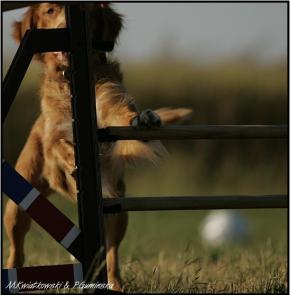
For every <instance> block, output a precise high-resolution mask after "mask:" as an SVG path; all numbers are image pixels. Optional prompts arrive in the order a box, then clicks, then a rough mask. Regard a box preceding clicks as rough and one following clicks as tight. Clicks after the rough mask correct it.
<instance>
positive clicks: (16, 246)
mask: <svg viewBox="0 0 290 295" xmlns="http://www.w3.org/2000/svg"><path fill="white" fill-rule="evenodd" d="M40 130H41V119H39V120H38V121H37V122H36V123H35V125H34V127H33V129H32V131H31V133H30V135H29V138H28V140H27V142H26V144H25V146H24V148H23V150H22V152H21V154H20V156H19V159H18V161H17V163H16V166H15V170H16V171H17V172H18V173H19V174H21V175H22V176H23V177H24V178H25V179H26V180H27V181H28V182H30V183H31V184H32V185H33V186H34V187H36V188H37V189H38V190H39V191H41V193H43V194H44V195H46V194H47V193H48V186H47V183H46V182H45V181H44V180H43V179H41V174H42V169H43V157H42V150H41V147H42V146H41V140H40V135H39V131H40ZM4 223H5V227H6V233H7V236H8V239H9V242H10V247H9V257H8V260H7V267H8V268H14V267H21V266H22V265H23V263H24V249H23V247H24V238H25V234H26V233H27V231H28V230H29V228H30V223H31V220H30V217H29V216H28V214H27V213H26V212H24V211H23V210H22V209H21V208H20V207H19V206H18V205H16V204H15V203H14V202H13V201H11V200H8V202H7V205H6V211H5V216H4Z"/></svg>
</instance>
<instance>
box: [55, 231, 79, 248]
mask: <svg viewBox="0 0 290 295" xmlns="http://www.w3.org/2000/svg"><path fill="white" fill-rule="evenodd" d="M80 232H81V231H80V229H79V228H78V227H77V226H75V225H74V226H73V227H72V228H71V229H70V231H69V232H68V233H67V234H66V235H65V237H64V238H63V239H62V241H61V242H60V243H61V244H62V245H63V246H64V247H65V248H66V249H67V248H68V247H69V246H70V245H71V244H72V242H73V241H74V240H75V239H76V238H77V236H78V235H79V234H80Z"/></svg>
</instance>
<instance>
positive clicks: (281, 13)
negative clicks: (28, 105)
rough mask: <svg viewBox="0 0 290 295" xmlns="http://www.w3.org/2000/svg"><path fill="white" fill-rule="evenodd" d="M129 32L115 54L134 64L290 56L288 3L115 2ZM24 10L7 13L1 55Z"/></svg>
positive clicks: (10, 49) (8, 49)
mask: <svg viewBox="0 0 290 295" xmlns="http://www.w3.org/2000/svg"><path fill="white" fill-rule="evenodd" d="M114 7H115V9H116V10H117V11H118V12H120V13H121V14H123V15H124V19H125V28H124V30H123V32H122V33H121V35H120V38H119V45H118V46H117V48H116V54H115V55H117V56H118V57H120V58H124V59H127V60H132V61H142V60H146V59H150V58H151V57H153V56H155V55H156V54H159V55H160V54H163V53H165V52H166V53H168V52H169V53H172V54H176V55H177V56H181V57H185V58H189V59H192V60H195V61H196V60H198V61H201V62H205V63H207V62H212V61H218V60H222V59H227V58H231V57H234V56H240V55H243V54H245V53H252V54H253V53H254V55H255V57H256V58H257V59H258V60H259V61H262V62H273V61H276V60H281V58H283V57H286V55H287V4H286V3H115V4H114ZM24 11H25V9H18V10H14V11H10V12H5V13H4V14H3V53H4V57H6V56H8V57H11V56H12V54H13V53H15V51H16V45H15V43H14V41H13V40H12V38H11V37H10V36H11V24H12V22H13V21H14V20H19V18H20V17H21V15H22V14H23V12H24Z"/></svg>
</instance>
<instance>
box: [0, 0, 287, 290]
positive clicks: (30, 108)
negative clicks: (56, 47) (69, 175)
mask: <svg viewBox="0 0 290 295" xmlns="http://www.w3.org/2000/svg"><path fill="white" fill-rule="evenodd" d="M114 7H115V9H116V10H117V11H118V12H120V13H121V14H123V15H124V24H125V26H124V30H123V32H122V33H121V36H120V38H119V44H118V46H117V48H116V51H115V53H114V57H116V58H118V59H119V60H120V62H121V65H122V69H123V72H124V76H125V85H126V87H127V88H128V90H129V92H130V93H131V94H133V95H134V96H135V98H136V101H137V103H138V104H139V106H140V108H152V109H154V108H158V107H163V106H170V107H180V106H181V107H189V108H192V109H193V110H194V114H193V117H192V119H191V121H189V122H187V124H288V117H287V116H288V97H287V4H286V3H163V4H161V3H159V4H158V3H115V4H114ZM24 11H25V9H18V10H14V11H10V12H5V13H4V14H3V15H2V18H3V60H2V64H3V73H4V75H5V73H6V71H7V69H8V67H9V65H10V63H11V60H12V58H13V55H14V53H15V52H16V49H17V45H16V44H15V42H14V41H13V40H12V38H11V24H12V22H13V21H14V20H19V19H20V18H21V15H22V14H23V12H24ZM40 75H41V69H40V67H39V66H38V65H37V63H36V62H34V63H33V64H32V65H31V66H30V68H29V71H28V72H27V74H26V77H25V79H24V81H23V83H22V85H21V89H20V90H19V92H18V95H17V97H16V100H15V101H14V103H13V106H12V108H11V111H10V113H9V115H8V118H7V120H6V123H5V126H4V127H3V155H4V158H5V159H6V160H7V161H8V162H9V163H11V164H15V161H16V159H17V157H18V155H19V153H20V151H21V149H22V147H23V145H24V143H25V140H26V138H27V135H28V133H29V131H30V128H31V126H32V124H33V122H34V120H35V118H36V117H37V115H38V114H39V96H38V87H39V81H40ZM164 144H165V145H166V147H167V149H168V151H169V153H170V155H169V156H168V157H166V158H165V159H163V160H162V161H161V162H160V163H159V164H158V165H157V166H155V167H154V166H151V165H150V164H148V165H144V166H140V167H138V168H137V169H136V168H135V169H133V168H130V167H128V169H127V175H126V184H127V195H129V196H157V195H223V194H227V195H236V194H245V195H246V194H249V195H250V194H261V195H263V194H285V193H287V141H286V140H278V139H277V140H224V141H222V140H220V141H219V140H214V141H209V140H196V141H186V142H185V141H180V142H178V141H165V142H164ZM4 201H5V200H4ZM51 201H52V202H53V203H54V204H56V205H57V206H58V207H59V208H60V209H61V210H62V211H64V212H65V213H66V214H67V215H68V216H70V217H71V218H72V219H73V220H74V221H75V222H77V216H76V208H75V206H74V205H73V204H70V203H69V204H68V203H66V202H65V201H64V200H62V199H61V198H59V196H57V195H54V196H52V198H51ZM208 213H209V212H208V211H183V212H181V211H180V212H142V213H140V212H139V213H129V218H130V220H129V227H128V231H127V234H126V238H125V240H124V241H123V243H122V245H121V255H120V259H121V262H122V263H121V269H122V272H123V277H124V280H125V285H126V288H127V291H196V290H197V291H199V292H200V291H206V292H211V291H221V290H222V291H224V292H226V291H231V292H233V291H235V290H238V291H253V292H263V291H265V292H268V291H283V292H284V291H285V290H286V289H287V275H286V269H287V212H286V210H284V209H267V210H266V209H265V210H264V209H259V210H240V211H239V215H240V216H242V218H243V219H244V220H246V221H247V224H248V228H249V231H250V238H249V239H248V240H247V242H246V243H243V244H240V245H232V244H229V243H225V244H223V245H222V246H220V247H218V248H216V247H215V248H211V247H210V245H207V244H205V243H204V242H203V241H202V239H201V236H200V226H201V224H202V222H203V220H204V218H205V216H206V215H207V214H208ZM3 243H4V244H3V246H4V260H5V259H6V257H7V241H6V239H5V236H4V241H3ZM47 243H49V245H51V246H49V247H47ZM26 252H27V255H28V256H27V262H26V265H37V264H47V263H60V262H61V263H65V262H69V256H68V254H67V253H65V251H64V250H62V249H61V247H60V246H59V245H58V244H57V243H56V242H54V241H53V240H51V239H50V237H49V236H48V235H47V234H46V233H45V232H43V231H42V230H41V229H40V227H38V225H36V224H33V229H32V231H31V233H29V235H28V237H27V243H26ZM40 253H41V254H40ZM40 255H41V259H40ZM144 258H146V261H145V260H144ZM187 269H189V270H190V271H189V272H188V275H187V276H186V275H185V274H184V276H183V277H182V278H181V281H178V280H177V281H174V280H175V279H176V275H177V274H180V273H183V271H187ZM225 269H226V270H227V271H225ZM128 270H129V271H128ZM133 270H136V271H135V277H132V273H134V272H133ZM136 273H138V274H143V276H141V275H137V274H136ZM193 274H194V276H193ZM160 276H161V277H162V280H160ZM136 277H137V278H138V282H139V283H138V282H137V283H136ZM144 277H147V279H148V278H150V279H151V281H150V284H149V283H148V281H145V280H144ZM185 277H186V278H187V279H186V281H184V278H185ZM250 278H251V279H250ZM142 280H143V281H142ZM133 282H135V283H133ZM162 282H163V283H162ZM164 282H165V283H164ZM172 282H173V283H172ZM174 282H175V283H174ZM180 282H181V283H180ZM245 282H247V284H245ZM174 284H175V285H174ZM178 286H179V287H180V289H178ZM181 286H182V287H181ZM184 286H188V289H186V288H187V287H186V288H185V287H184ZM174 288H177V289H174ZM235 288H236V289H235ZM255 288H256V289H255Z"/></svg>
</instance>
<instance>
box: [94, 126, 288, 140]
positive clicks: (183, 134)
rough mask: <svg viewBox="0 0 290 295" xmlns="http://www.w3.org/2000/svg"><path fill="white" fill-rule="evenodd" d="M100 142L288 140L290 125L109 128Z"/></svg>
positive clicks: (101, 135)
mask: <svg viewBox="0 0 290 295" xmlns="http://www.w3.org/2000/svg"><path fill="white" fill-rule="evenodd" d="M98 136H99V140H100V141H102V142H105V141H116V140H154V139H247V138H248V139H249V138H287V136H288V125H190V126H164V127H160V128H133V127H108V128H104V129H99V131H98Z"/></svg>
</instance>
